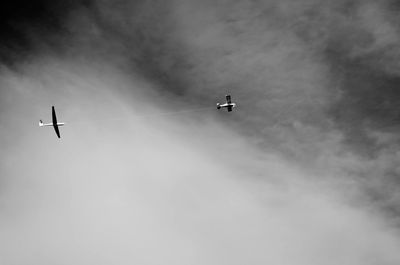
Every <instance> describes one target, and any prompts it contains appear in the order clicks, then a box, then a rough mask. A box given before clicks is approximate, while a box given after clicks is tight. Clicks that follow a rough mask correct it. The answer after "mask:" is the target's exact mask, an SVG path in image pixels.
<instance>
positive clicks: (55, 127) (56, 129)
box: [53, 123, 61, 138]
mask: <svg viewBox="0 0 400 265" xmlns="http://www.w3.org/2000/svg"><path fill="white" fill-rule="evenodd" d="M53 127H54V131H56V134H57V136H58V138H61V137H60V131H59V130H58V125H57V123H55V124H53Z"/></svg>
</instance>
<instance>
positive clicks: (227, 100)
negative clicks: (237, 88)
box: [217, 95, 236, 112]
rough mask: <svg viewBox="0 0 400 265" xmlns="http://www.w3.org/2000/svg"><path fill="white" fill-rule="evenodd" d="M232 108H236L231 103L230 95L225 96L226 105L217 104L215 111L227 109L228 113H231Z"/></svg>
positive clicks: (234, 104)
mask: <svg viewBox="0 0 400 265" xmlns="http://www.w3.org/2000/svg"><path fill="white" fill-rule="evenodd" d="M234 107H236V103H233V102H232V101H231V95H226V103H224V104H220V103H217V109H220V108H227V109H228V112H230V111H232V109H233V108H234Z"/></svg>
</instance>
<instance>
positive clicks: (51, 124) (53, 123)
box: [39, 106, 65, 138]
mask: <svg viewBox="0 0 400 265" xmlns="http://www.w3.org/2000/svg"><path fill="white" fill-rule="evenodd" d="M51 114H52V118H53V122H52V123H43V121H42V120H40V121H39V127H43V126H53V128H54V131H56V134H57V136H58V138H61V137H60V131H59V130H58V126H63V125H65V123H64V122H57V117H56V111H55V109H54V106H52V107H51Z"/></svg>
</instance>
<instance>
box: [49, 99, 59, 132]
mask: <svg viewBox="0 0 400 265" xmlns="http://www.w3.org/2000/svg"><path fill="white" fill-rule="evenodd" d="M51 114H52V117H53V126H54V125H57V117H56V110H55V109H54V106H52V107H51ZM54 128H55V127H54ZM57 131H58V129H57ZM57 135H58V134H57Z"/></svg>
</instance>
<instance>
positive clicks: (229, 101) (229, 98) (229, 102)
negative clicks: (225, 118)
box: [226, 95, 232, 104]
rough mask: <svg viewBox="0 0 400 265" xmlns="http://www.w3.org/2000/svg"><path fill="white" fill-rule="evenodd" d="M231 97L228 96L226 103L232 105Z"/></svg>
mask: <svg viewBox="0 0 400 265" xmlns="http://www.w3.org/2000/svg"><path fill="white" fill-rule="evenodd" d="M231 102H232V101H231V95H226V103H228V104H231Z"/></svg>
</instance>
